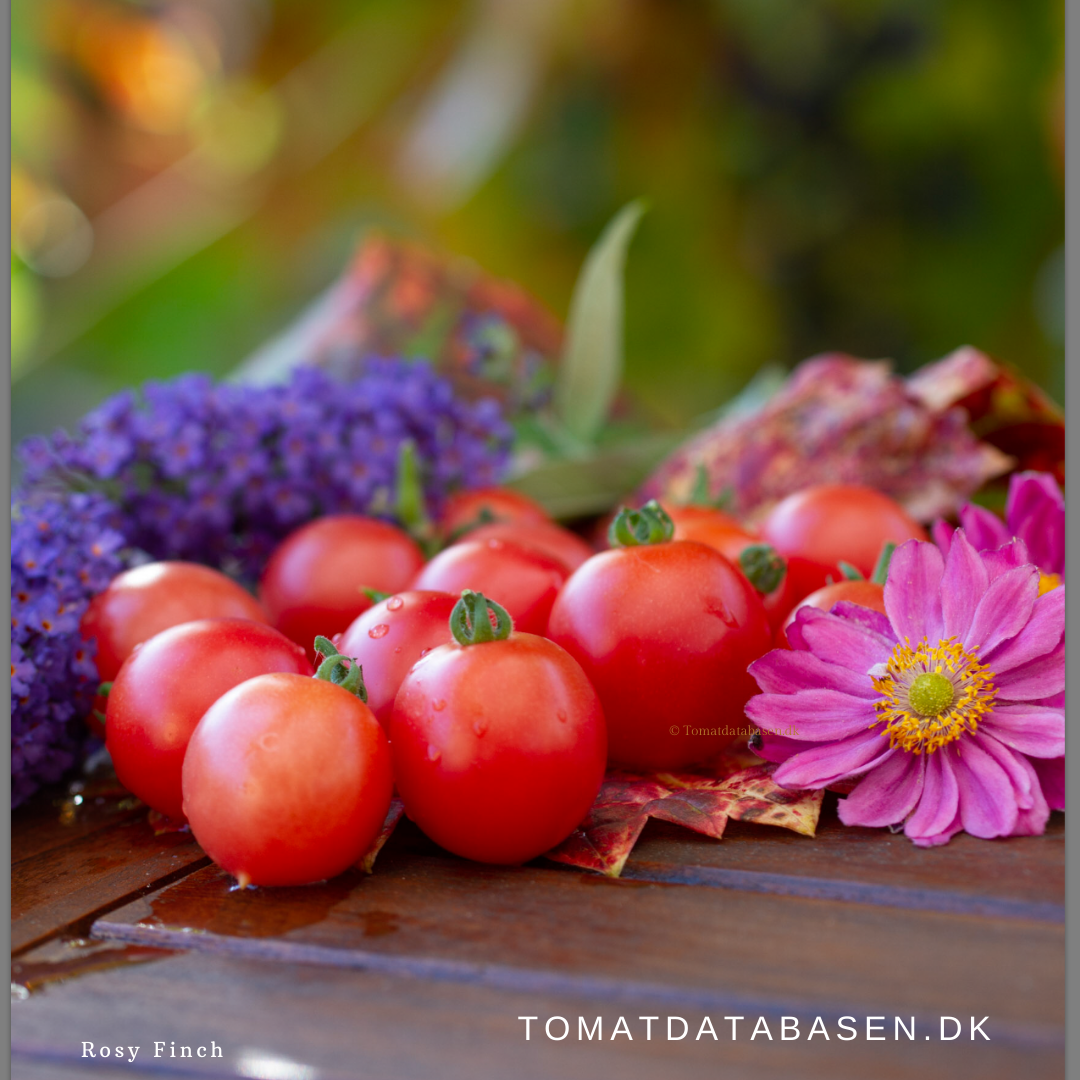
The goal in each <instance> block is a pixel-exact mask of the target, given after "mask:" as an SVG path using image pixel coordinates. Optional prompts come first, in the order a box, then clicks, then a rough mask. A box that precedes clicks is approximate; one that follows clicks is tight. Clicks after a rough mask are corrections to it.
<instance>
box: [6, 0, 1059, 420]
mask: <svg viewBox="0 0 1080 1080" xmlns="http://www.w3.org/2000/svg"><path fill="white" fill-rule="evenodd" d="M12 7H13V12H12V15H13V68H12V141H13V165H12V238H13V240H12V338H13V340H12V378H13V392H12V404H13V408H12V412H13V436H14V437H15V438H19V437H21V436H23V435H26V434H28V433H30V432H33V431H41V430H51V429H52V428H53V427H55V426H56V425H57V424H70V423H71V422H73V421H74V420H75V419H76V418H77V417H78V416H79V415H80V414H81V413H82V412H83V411H85V410H86V409H87V408H89V407H90V406H92V405H93V404H95V403H96V402H97V401H99V400H100V399H101V398H102V397H104V396H105V395H106V394H108V393H110V392H112V391H113V390H115V389H117V388H119V387H120V386H123V385H126V384H130V383H134V382H139V381H142V380H143V379H146V378H151V377H166V376H170V375H173V374H176V373H178V372H181V371H184V370H191V369H197V370H204V371H210V372H213V373H224V372H226V371H228V370H229V369H231V368H232V367H234V366H235V365H236V364H238V363H239V362H240V361H241V360H242V359H244V357H245V356H247V355H248V354H249V353H251V352H252V351H253V350H255V349H256V348H257V347H258V346H259V345H261V344H262V343H264V342H265V341H266V340H267V339H268V338H270V337H272V336H273V335H275V334H276V333H278V332H280V331H281V330H283V329H284V328H285V327H287V326H288V324H289V322H290V321H291V320H292V319H293V318H294V317H295V316H296V315H297V314H298V313H299V312H301V311H302V310H303V309H304V308H305V306H306V305H308V304H309V303H310V302H311V301H312V300H313V299H314V298H315V297H316V296H317V295H318V294H319V293H320V292H321V291H322V290H323V289H324V288H326V287H327V286H328V285H329V284H330V283H331V282H332V281H333V280H334V279H335V278H336V277H337V276H338V275H339V274H340V273H341V271H342V270H343V268H344V266H345V263H346V261H347V259H348V257H349V255H350V253H351V251H352V250H353V249H354V247H355V245H356V243H357V241H358V238H359V237H360V236H361V235H362V233H363V230H364V229H365V228H366V227H368V226H371V225H379V226H381V227H383V228H385V229H388V230H390V231H391V232H393V233H396V234H399V235H403V236H411V237H414V238H417V239H420V240H422V241H425V242H428V243H431V244H433V245H435V246H437V247H439V248H442V249H445V250H448V251H452V252H455V253H457V254H461V255H465V256H468V257H470V258H472V259H474V260H475V261H476V262H477V263H479V264H480V265H481V266H483V267H484V268H485V269H487V270H488V271H490V272H492V273H494V274H496V275H498V276H502V277H508V278H512V279H514V280H516V281H518V282H520V283H521V284H522V285H523V286H524V287H525V288H527V289H528V290H530V291H531V292H533V293H534V294H535V295H536V296H537V297H538V298H539V299H540V300H541V301H542V302H543V303H545V304H546V305H547V306H548V307H549V308H550V309H551V310H552V311H553V312H554V313H556V314H557V315H559V316H560V317H564V316H565V314H566V309H567V303H568V300H569V297H570V292H571V289H572V287H573V283H574V279H575V275H576V273H577V270H578V267H579V265H580V263H581V260H582V258H583V256H584V254H585V252H586V251H587V250H588V248H589V246H590V244H591V243H592V242H593V241H594V240H595V239H596V237H597V235H598V234H599V232H600V231H601V229H602V227H603V225H604V224H605V222H606V221H607V220H608V219H609V218H610V217H611V215H612V214H613V213H614V212H615V211H616V210H617V209H618V207H619V206H621V205H622V204H624V203H625V202H627V201H628V200H630V199H632V198H634V197H637V196H644V197H645V198H646V199H647V200H648V202H649V205H650V208H651V209H650V212H649V214H648V215H647V216H646V218H645V219H644V221H643V223H642V225H641V228H640V231H639V233H638V235H637V237H636V238H635V240H634V242H633V246H632V248H631V252H630V259H629V263H628V268H627V326H626V363H627V385H628V387H629V389H630V390H631V392H632V393H633V394H634V395H635V396H636V397H637V398H638V400H639V402H640V404H641V406H642V408H643V409H644V410H645V411H646V413H647V414H648V415H650V416H651V418H652V420H653V422H654V423H655V424H656V426H658V427H675V426H681V425H683V424H685V423H687V422H688V421H689V420H691V419H692V418H693V417H694V416H696V415H699V414H701V413H703V412H705V411H706V410H708V409H710V408H712V407H714V406H716V405H718V404H719V403H721V402H722V401H723V400H725V399H726V398H727V397H728V396H730V395H731V394H732V393H734V392H735V391H737V390H738V389H739V388H740V387H741V386H742V385H743V384H744V383H745V382H746V380H747V379H748V378H749V376H750V375H751V374H752V373H753V372H754V371H755V370H756V369H757V368H758V367H759V366H761V365H762V364H764V363H766V362H769V361H779V362H780V363H782V364H784V365H788V366H790V365H792V364H794V363H796V362H797V361H798V360H800V359H802V358H803V357H805V356H807V355H810V354H812V353H815V352H819V351H823V350H828V349H839V350H843V351H847V352H851V353H854V354H856V355H861V356H868V357H881V356H888V357H893V358H894V359H895V360H896V361H897V364H898V366H899V367H900V368H902V369H904V370H909V369H911V368H913V367H915V366H917V365H918V364H920V363H922V362H924V361H926V360H928V359H931V358H934V357H937V356H940V355H942V354H943V353H945V352H947V351H949V350H951V349H952V348H954V347H956V346H958V345H960V344H965V343H969V344H973V345H977V346H979V347H980V348H983V349H985V350H987V351H989V352H991V353H992V354H994V355H996V356H997V357H999V358H1000V359H1004V360H1007V361H1010V362H1012V363H1014V364H1016V365H1017V366H1019V367H1020V368H1022V370H1023V371H1024V372H1025V373H1026V374H1027V375H1029V376H1030V377H1032V378H1034V379H1035V380H1036V381H1038V382H1039V383H1041V384H1042V385H1043V386H1044V387H1045V388H1046V389H1048V390H1049V391H1050V392H1051V394H1052V395H1054V396H1055V397H1056V398H1057V399H1058V400H1061V398H1062V393H1063V384H1064V251H1063V231H1064V205H1063V106H1062V91H1063V39H1064V32H1063V22H1064V6H1063V4H1062V3H1061V0H1025V2H1024V3H1017V2H1016V0H711V2H708V0H679V2H675V0H439V2H434V0H427V2H421V0H277V2H273V3H271V2H268V0H156V2H152V3H151V2H136V0H127V2H123V0H14V2H13V5H12Z"/></svg>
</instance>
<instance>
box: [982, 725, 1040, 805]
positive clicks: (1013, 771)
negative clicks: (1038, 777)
mask: <svg viewBox="0 0 1080 1080" xmlns="http://www.w3.org/2000/svg"><path fill="white" fill-rule="evenodd" d="M968 738H969V739H972V740H974V741H975V743H977V744H978V746H979V748H980V749H982V750H985V751H986V752H987V753H988V754H989V755H990V756H991V757H992V758H993V759H994V760H995V761H996V762H997V763H998V764H999V765H1000V766H1001V767H1002V768H1003V769H1004V770H1005V775H1006V776H1008V778H1009V783H1011V784H1012V786H1013V794H1014V795H1015V798H1016V807H1017V809H1018V810H1030V809H1031V807H1032V806H1033V805H1034V799H1033V798H1032V794H1031V789H1032V784H1033V782H1034V780H1035V773H1034V772H1033V771H1032V770H1031V769H1025V768H1024V766H1023V764H1022V762H1024V761H1026V760H1027V759H1026V758H1025V757H1024V755H1023V754H1018V753H1017V752H1016V751H1015V750H1012V749H1010V748H1009V747H1007V746H1006V745H1005V744H1004V743H1001V742H998V740H997V739H995V738H994V737H993V736H992V735H990V734H988V733H986V732H985V731H983V730H982V729H981V728H980V729H979V730H978V731H977V732H975V734H974V735H970V736H968Z"/></svg>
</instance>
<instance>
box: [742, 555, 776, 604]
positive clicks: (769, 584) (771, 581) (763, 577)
mask: <svg viewBox="0 0 1080 1080" xmlns="http://www.w3.org/2000/svg"><path fill="white" fill-rule="evenodd" d="M739 567H740V569H741V570H742V572H743V576H744V577H745V578H746V580H747V581H749V582H750V584H751V585H753V586H754V588H755V589H757V591H758V592H759V593H761V595H762V596H768V594H769V593H771V592H773V591H774V590H775V589H778V588H779V587H780V582H782V581H783V580H784V575H785V574H786V573H787V563H786V562H784V560H783V558H782V557H781V556H780V555H779V554H778V553H777V551H776V548H774V547H773V546H772V545H771V544H749V545H748V546H747V547H744V548H743V549H742V551H741V552H740V553H739Z"/></svg>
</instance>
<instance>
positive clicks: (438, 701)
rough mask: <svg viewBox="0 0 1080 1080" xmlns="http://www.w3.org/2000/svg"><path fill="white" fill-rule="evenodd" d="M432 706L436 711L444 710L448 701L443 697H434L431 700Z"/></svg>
mask: <svg viewBox="0 0 1080 1080" xmlns="http://www.w3.org/2000/svg"><path fill="white" fill-rule="evenodd" d="M431 707H432V708H433V709H434V710H435V711H436V712H442V711H443V709H445V708H446V702H445V701H443V699H442V698H434V699H433V700H432V702H431Z"/></svg>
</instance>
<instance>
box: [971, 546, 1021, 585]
mask: <svg viewBox="0 0 1080 1080" xmlns="http://www.w3.org/2000/svg"><path fill="white" fill-rule="evenodd" d="M982 557H983V562H984V563H985V564H986V569H987V572H988V573H989V574H990V580H991V581H993V580H994V578H996V577H998V576H999V575H1001V574H1004V573H1005V571H1006V570H1012V569H1014V568H1015V567H1017V566H1027V564H1028V563H1030V562H1031V556H1029V555H1028V549H1027V545H1026V544H1025V543H1024V541H1023V540H1013V541H1012V543H1009V544H1006V545H1005V546H1004V547H999V548H998V549H997V551H984V552H983V553H982Z"/></svg>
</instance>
